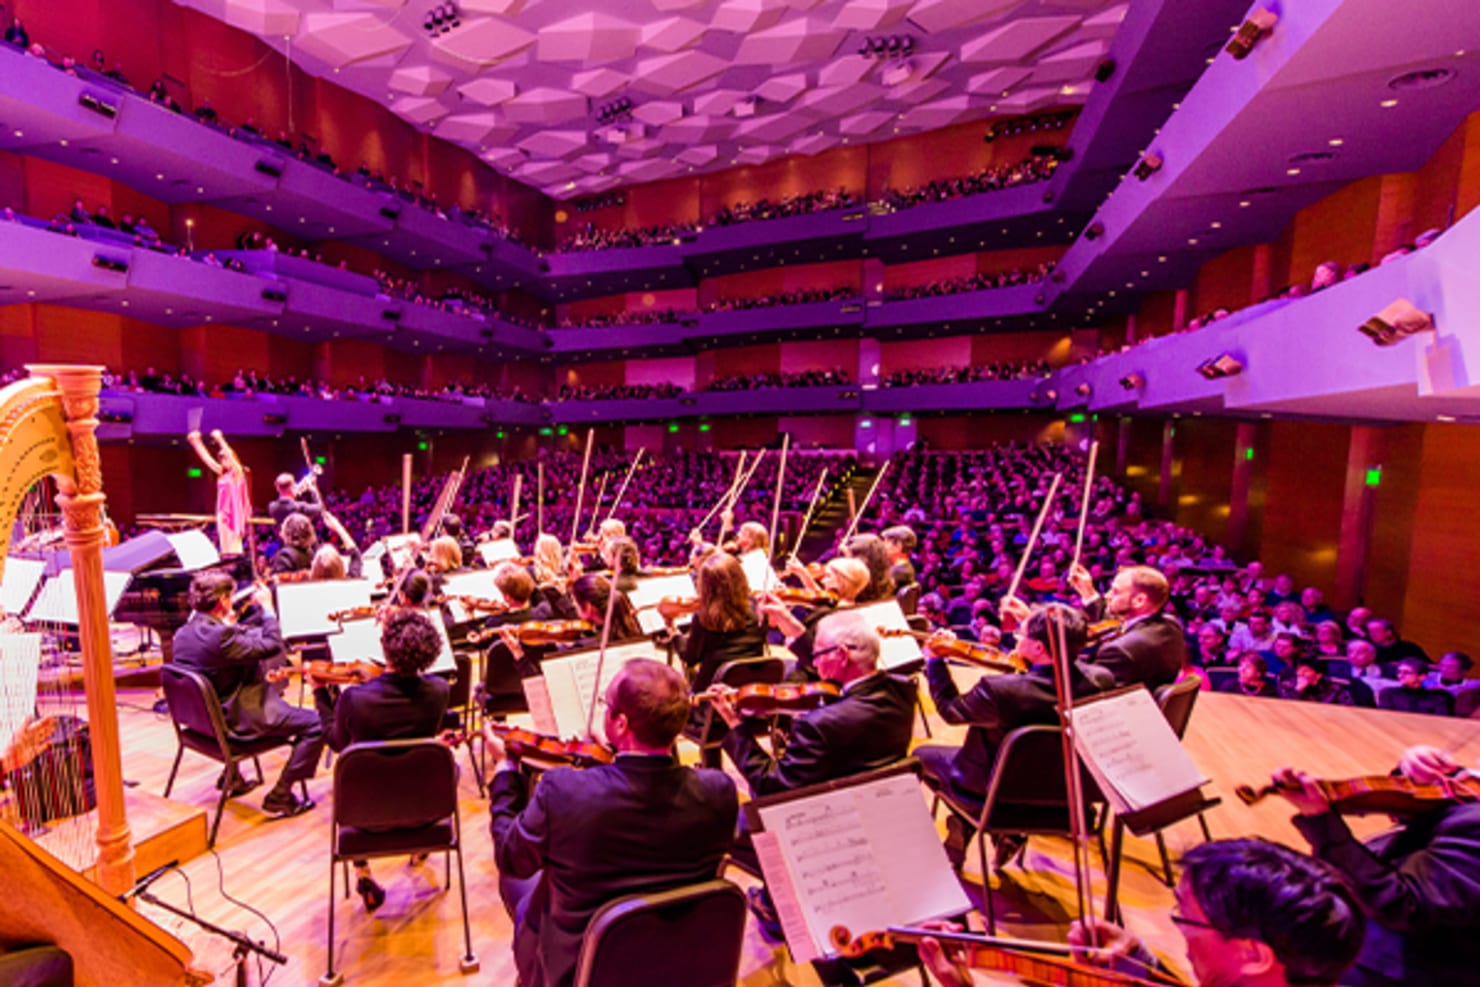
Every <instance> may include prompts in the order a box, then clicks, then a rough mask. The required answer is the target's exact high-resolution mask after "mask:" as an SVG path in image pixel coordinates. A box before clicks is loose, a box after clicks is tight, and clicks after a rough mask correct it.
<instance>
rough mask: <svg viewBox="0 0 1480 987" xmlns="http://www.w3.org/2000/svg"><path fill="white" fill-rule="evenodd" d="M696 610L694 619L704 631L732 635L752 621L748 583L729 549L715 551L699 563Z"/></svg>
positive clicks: (738, 562) (753, 616) (743, 571)
mask: <svg viewBox="0 0 1480 987" xmlns="http://www.w3.org/2000/svg"><path fill="white" fill-rule="evenodd" d="M696 582H697V583H698V590H699V609H698V610H697V611H696V612H695V613H694V621H695V622H696V623H697V624H699V626H700V627H703V628H704V629H705V630H706V631H711V632H713V633H716V634H733V633H734V632H736V631H739V630H742V629H744V628H745V627H747V626H748V625H750V624H752V623H754V621H755V615H754V611H752V610H751V607H750V584H749V583H748V582H746V580H745V570H744V569H742V568H741V567H740V560H739V559H737V558H735V556H733V555H731V554H729V553H728V552H716V553H715V554H714V555H711V556H710V557H709V558H707V559H705V560H704V563H703V565H701V566H699V571H698V578H697V580H696Z"/></svg>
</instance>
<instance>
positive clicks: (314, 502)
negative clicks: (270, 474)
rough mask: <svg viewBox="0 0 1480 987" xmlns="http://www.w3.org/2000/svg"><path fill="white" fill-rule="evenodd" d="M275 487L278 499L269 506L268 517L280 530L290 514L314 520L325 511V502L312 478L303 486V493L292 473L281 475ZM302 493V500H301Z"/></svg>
mask: <svg viewBox="0 0 1480 987" xmlns="http://www.w3.org/2000/svg"><path fill="white" fill-rule="evenodd" d="M273 486H274V488H276V490H277V499H276V500H274V501H273V502H272V503H270V504H268V505H267V516H268V517H270V518H272V523H273V524H275V525H277V526H278V527H280V528H281V527H282V525H283V522H284V521H286V520H287V519H288V515H289V514H302V515H303V516H304V517H306V518H310V519H312V518H316V517H318V516H319V514H321V513H322V512H323V510H324V502H323V500H322V499H321V498H320V497H319V487H318V484H317V483H316V482H315V481H314V480H313V479H312V478H311V477H310V478H309V479H308V481H307V482H306V483H305V484H304V485H303V489H302V490H301V491H300V490H299V489H298V481H296V480H294V479H293V474H292V473H279V474H278V478H277V479H276V480H274V481H273ZM300 493H301V494H302V499H300V498H299V495H300Z"/></svg>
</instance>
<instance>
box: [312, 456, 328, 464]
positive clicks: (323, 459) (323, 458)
mask: <svg viewBox="0 0 1480 987" xmlns="http://www.w3.org/2000/svg"><path fill="white" fill-rule="evenodd" d="M313 461H314V462H316V463H318V464H319V465H320V466H327V465H329V457H327V456H315V457H313Z"/></svg>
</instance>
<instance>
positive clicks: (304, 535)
mask: <svg viewBox="0 0 1480 987" xmlns="http://www.w3.org/2000/svg"><path fill="white" fill-rule="evenodd" d="M282 533H283V541H284V542H285V543H286V544H289V545H292V546H293V547H294V548H307V547H308V546H310V545H312V544H313V522H312V521H310V520H309V519H308V515H307V514H299V513H298V512H297V511H294V512H293V513H292V514H289V515H288V516H287V517H285V518H283V532H282Z"/></svg>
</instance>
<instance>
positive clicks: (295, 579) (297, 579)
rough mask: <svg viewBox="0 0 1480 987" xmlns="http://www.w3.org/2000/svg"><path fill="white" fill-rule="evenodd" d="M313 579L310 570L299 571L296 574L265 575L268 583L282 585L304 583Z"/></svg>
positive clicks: (277, 573)
mask: <svg viewBox="0 0 1480 987" xmlns="http://www.w3.org/2000/svg"><path fill="white" fill-rule="evenodd" d="M312 578H313V570H312V569H299V570H297V571H296V572H271V573H268V575H267V580H268V582H271V583H276V584H279V585H281V584H283V583H306V582H308V581H309V580H310V579H312Z"/></svg>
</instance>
